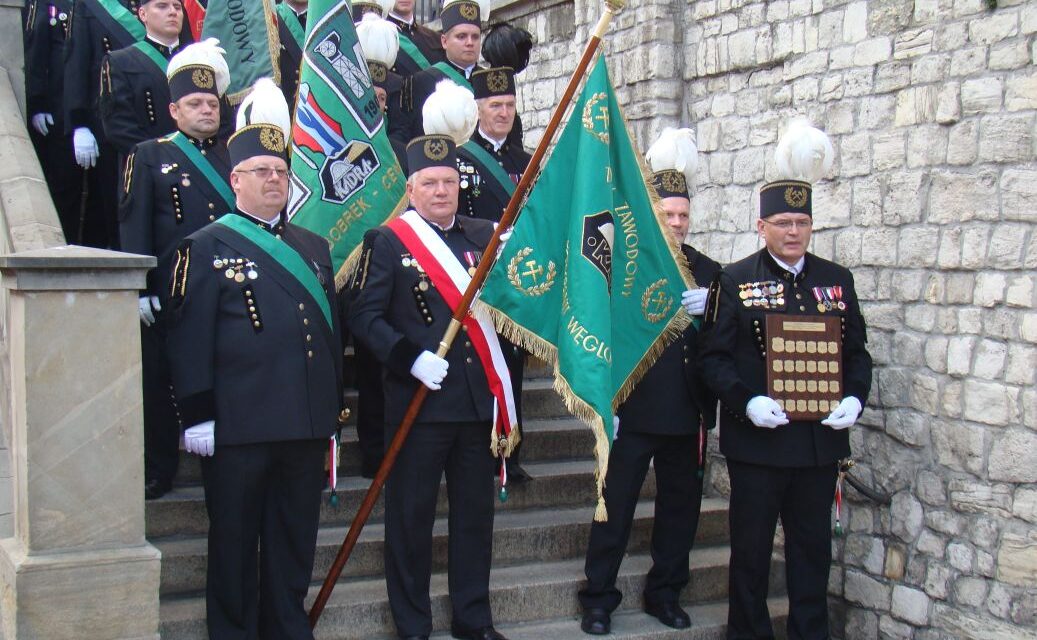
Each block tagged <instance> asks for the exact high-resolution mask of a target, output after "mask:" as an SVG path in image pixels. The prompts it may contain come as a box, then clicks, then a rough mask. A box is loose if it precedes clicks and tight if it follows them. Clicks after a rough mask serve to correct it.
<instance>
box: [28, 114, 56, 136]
mask: <svg viewBox="0 0 1037 640" xmlns="http://www.w3.org/2000/svg"><path fill="white" fill-rule="evenodd" d="M52 124H54V116H52V115H51V114H49V113H37V114H36V115H34V116H33V117H32V128H33V129H35V130H37V131H39V132H40V135H41V136H45V135H47V132H48V131H50V128H49V126H50V125H52Z"/></svg>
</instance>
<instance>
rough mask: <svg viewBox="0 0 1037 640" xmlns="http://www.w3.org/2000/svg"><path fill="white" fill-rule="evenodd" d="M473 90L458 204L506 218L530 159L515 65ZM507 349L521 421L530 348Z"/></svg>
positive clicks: (476, 81)
mask: <svg viewBox="0 0 1037 640" xmlns="http://www.w3.org/2000/svg"><path fill="white" fill-rule="evenodd" d="M472 90H473V93H474V94H475V102H476V104H477V105H478V109H479V124H478V125H477V126H476V129H475V132H474V133H473V134H472V137H471V139H470V140H469V141H468V142H466V143H465V144H463V145H461V146H460V147H458V149H457V169H458V171H459V172H460V173H461V195H460V202H459V206H458V209H459V210H460V211H461V213H462V214H465V215H469V216H472V217H473V218H482V219H484V220H489V221H491V222H500V219H501V216H502V215H503V214H504V209H505V207H507V206H508V201H509V200H510V199H511V194H512V193H514V191H515V185H517V184H518V182H519V180H521V179H522V174H523V173H524V172H525V170H526V167H527V166H529V160H530V155H529V154H528V153H526V150H525V149H523V148H522V146H521V145H520V144H517V143H515V142H513V141H512V139H511V132H512V128H513V127H514V126H515V122H516V119H515V73H514V71H513V70H512V69H511V68H509V67H499V68H492V69H478V70H476V71H474V72H473V73H472ZM501 348H502V349H503V350H504V358H505V359H506V360H507V362H508V371H510V372H511V384H512V390H513V395H514V396H515V408H516V411H517V412H518V415H519V420H520V424H521V418H522V376H523V375H524V373H525V369H526V352H525V351H523V350H522V349H521V348H519V347H518V346H516V345H514V344H512V343H511V342H509V341H507V340H505V339H504V338H503V337H502V338H501ZM520 428H521V427H520ZM521 450H522V441H521V439H520V440H519V444H518V445H516V447H515V448H514V449H513V450H512V452H511V456H510V457H509V458H508V461H507V465H508V480H510V481H514V482H516V483H521V482H525V481H526V480H529V479H530V475H529V473H527V472H526V470H525V469H523V468H522V465H521V464H520V462H519V460H520V457H519V455H520V453H521Z"/></svg>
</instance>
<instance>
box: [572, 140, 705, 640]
mask: <svg viewBox="0 0 1037 640" xmlns="http://www.w3.org/2000/svg"><path fill="white" fill-rule="evenodd" d="M696 155H697V150H696V149H695V146H694V142H693V137H692V132H691V130H690V129H681V130H674V129H667V130H665V131H664V132H663V134H662V136H661V137H660V139H659V140H658V141H656V143H655V144H654V145H652V147H651V149H649V152H648V161H649V163H650V164H651V166H652V169H653V171H654V173H653V174H652V184H653V186H654V187H655V190H656V192H657V193H658V195H659V198H660V201H659V208H660V210H661V212H662V213H663V214H664V215H665V216H666V224H667V226H668V227H669V229H670V231H671V232H672V233H673V236H674V239H675V240H676V241H677V242H678V243H681V245H680V246H681V252H682V253H683V255H684V258H685V260H686V261H687V267H688V270H689V271H691V273H692V275H693V276H694V278H695V282H712V280H713V278H714V277H715V276H716V274H717V273H719V272H720V265H719V264H717V263H716V262H714V261H713V260H711V259H710V258H709V257H707V256H706V255H704V254H702V253H699V252H698V251H697V250H695V249H694V248H693V247H691V246H690V245H688V244H684V239H685V237H686V236H687V234H688V223H689V214H690V212H691V194H690V192H689V189H688V185H689V184H694V182H693V181H694V175H695V167H696V166H697V161H696ZM678 167H680V169H678ZM705 301H706V289H701V288H695V289H690V290H688V291H686V292H685V294H684V296H682V302H683V303H684V308H685V311H687V312H688V313H689V314H691V315H692V317H693V318H696V321H697V317H699V316H701V315H702V313H703V311H704V307H705ZM697 339H698V330H697V328H696V327H695V326H694V324H693V325H691V326H689V327H688V328H687V329H685V330H684V333H683V335H682V336H681V337H680V338H679V339H678V340H675V341H674V342H673V343H672V344H670V345H669V346H668V347H667V348H666V350H665V351H663V352H662V353H661V354H660V355H659V358H658V360H656V361H655V364H654V365H652V367H651V368H650V369H649V370H648V371H647V372H646V373H645V375H644V378H642V379H641V382H640V383H638V385H637V387H635V388H634V390H633V392H632V393H631V394H630V396H629V397H628V398H627V400H626V402H624V403H623V404H622V405H621V406H620V407H619V410H618V412H617V415H616V419H615V421H614V422H615V425H616V430H615V439H614V441H613V443H612V451H611V452H610V453H609V466H608V474H607V476H606V478H605V506H606V508H607V509H608V513H609V518H608V521H606V522H593V523H591V534H590V541H589V542H588V545H587V560H586V563H585V566H584V570H585V572H586V574H587V585H586V586H585V587H584V588H583V589H582V590H581V591H580V604H581V605H582V606H583V620H582V622H581V625H580V627H581V628H582V629H583V631H584V632H586V633H590V634H594V635H604V634H607V633H609V632H610V631H611V614H612V612H613V611H614V610H615V609H616V607H618V606H619V603H620V601H621V600H622V598H623V594H622V593H621V592H620V591H619V590H618V589H617V588H616V576H617V575H618V574H619V567H620V563H621V562H622V560H623V555H624V553H626V547H627V542H628V541H629V539H630V529H631V525H632V523H633V519H634V510H635V509H636V507H637V501H638V497H639V496H640V493H641V485H642V484H643V483H644V479H645V474H646V473H647V472H648V465H649V463H651V462H652V461H653V460H654V466H655V483H656V495H655V520H654V523H653V525H652V543H651V545H652V546H651V549H652V568H651V570H650V571H649V572H648V577H647V578H646V580H645V588H644V609H645V612H646V613H648V614H649V615H652V616H655V617H656V618H658V619H659V620H660V621H661V622H662V623H663V624H665V625H667V626H670V627H674V628H677V629H684V628H687V627H688V626H690V624H691V621H690V618H689V617H688V614H687V613H686V612H685V611H684V609H682V608H681V606H680V593H681V590H682V589H683V588H684V586H685V585H687V584H688V580H689V569H688V553H689V552H690V551H691V547H692V543H693V542H694V540H695V531H696V529H697V528H698V519H699V509H700V507H701V504H702V480H701V477H700V475H699V474H698V473H697V472H698V471H700V470H701V469H702V462H703V456H702V449H701V447H702V444H703V443H704V441H705V431H706V429H709V428H712V427H713V426H714V425H715V423H716V397H715V396H713V395H712V394H711V393H710V392H709V391H708V389H707V388H706V386H705V384H704V382H703V381H702V380H701V378H700V377H699V361H698V348H697V344H696V341H697Z"/></svg>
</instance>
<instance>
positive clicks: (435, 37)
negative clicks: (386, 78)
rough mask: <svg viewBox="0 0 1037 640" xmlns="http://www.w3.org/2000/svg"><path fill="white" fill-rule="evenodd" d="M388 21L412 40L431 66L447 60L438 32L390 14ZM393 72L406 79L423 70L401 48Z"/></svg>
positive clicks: (414, 21) (415, 21)
mask: <svg viewBox="0 0 1037 640" xmlns="http://www.w3.org/2000/svg"><path fill="white" fill-rule="evenodd" d="M388 20H389V21H390V22H392V23H393V24H395V25H396V27H397V28H398V29H399V30H400V33H401V34H403V35H405V36H407V37H408V38H410V40H411V42H413V43H414V46H416V47H417V48H418V51H420V52H421V53H423V54H424V55H425V58H426V59H427V60H428V62H429V64H430V65H432V64H436V63H437V62H440V61H442V60H446V53H444V52H443V44H442V42H441V40H440V37H439V34H438V33H437V32H435V31H433V30H432V29H429V28H428V27H426V26H425V25H423V24H418V22H417V20H413V21H411V23H410V24H408V23H406V22H404V21H403V20H400V19H399V18H397V17H396V16H394V15H392V14H389V17H388ZM391 71H392V72H393V73H397V74H399V75H401V76H403V77H405V78H406V77H408V76H412V75H414V74H415V73H417V72H419V71H421V68H420V67H418V65H417V63H416V62H414V61H413V60H411V58H410V56H408V55H407V54H406V53H405V52H404V51H403V49H402V48H401V49H400V52H399V54H397V56H396V64H395V65H393V68H392V69H391Z"/></svg>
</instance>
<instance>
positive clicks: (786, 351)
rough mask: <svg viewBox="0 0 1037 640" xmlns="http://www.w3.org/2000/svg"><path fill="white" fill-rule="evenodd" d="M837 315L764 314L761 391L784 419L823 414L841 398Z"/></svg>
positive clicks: (834, 406) (841, 366) (804, 418)
mask: <svg viewBox="0 0 1037 640" xmlns="http://www.w3.org/2000/svg"><path fill="white" fill-rule="evenodd" d="M840 325H841V323H840V322H839V317H838V316H792V315H788V316H787V315H779V314H771V315H768V316H767V395H769V396H770V397H772V398H774V399H775V400H777V401H778V404H780V405H781V406H782V408H784V409H785V414H786V415H788V417H789V419H790V420H818V419H823V418H827V417H828V414H830V413H831V412H832V410H834V409H835V408H836V407H837V406H839V402H840V401H841V400H842V399H843V340H842V328H841V326H840Z"/></svg>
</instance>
